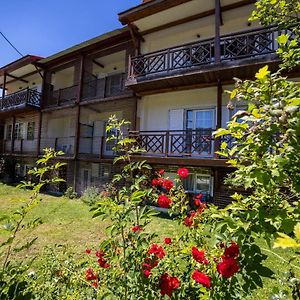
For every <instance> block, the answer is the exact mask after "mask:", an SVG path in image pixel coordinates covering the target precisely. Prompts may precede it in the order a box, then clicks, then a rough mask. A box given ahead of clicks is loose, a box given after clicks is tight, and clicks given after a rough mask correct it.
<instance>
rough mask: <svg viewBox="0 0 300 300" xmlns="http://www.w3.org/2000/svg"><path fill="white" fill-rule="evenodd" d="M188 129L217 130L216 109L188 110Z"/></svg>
mask: <svg viewBox="0 0 300 300" xmlns="http://www.w3.org/2000/svg"><path fill="white" fill-rule="evenodd" d="M186 128H187V129H213V128H215V111H214V109H202V110H188V111H187V115H186Z"/></svg>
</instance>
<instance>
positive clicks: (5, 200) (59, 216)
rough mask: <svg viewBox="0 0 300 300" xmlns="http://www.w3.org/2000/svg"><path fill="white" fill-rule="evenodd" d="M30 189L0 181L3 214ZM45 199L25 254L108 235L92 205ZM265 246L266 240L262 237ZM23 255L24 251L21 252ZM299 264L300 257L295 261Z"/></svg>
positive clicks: (92, 243)
mask: <svg viewBox="0 0 300 300" xmlns="http://www.w3.org/2000/svg"><path fill="white" fill-rule="evenodd" d="M30 195H31V192H30V191H21V190H18V189H17V188H14V187H10V186H6V185H3V184H0V217H1V215H3V214H5V213H6V212H9V211H13V210H14V209H15V208H17V207H19V206H20V205H22V201H25V200H28V198H29V197H30ZM42 198H43V201H42V202H41V203H40V204H39V205H38V206H37V207H36V208H34V210H33V211H32V212H31V214H30V215H29V216H28V217H29V218H31V217H33V216H39V217H41V218H42V220H43V224H41V225H40V226H38V227H36V228H35V229H34V230H33V231H30V232H25V233H24V234H23V236H22V239H23V240H24V239H28V240H29V239H30V238H31V237H35V236H37V237H38V239H37V241H36V243H35V244H34V245H33V247H32V248H30V250H29V251H28V252H27V253H26V256H32V255H34V254H38V253H40V251H41V250H42V249H43V248H44V247H45V246H54V245H68V246H69V247H71V249H72V252H74V253H75V252H77V253H83V252H84V249H86V247H92V248H95V247H97V245H98V244H99V242H100V241H101V240H102V239H103V238H104V237H105V230H104V228H105V225H106V224H105V223H104V222H103V221H101V220H99V219H93V218H92V213H91V212H90V211H89V207H88V206H87V205H86V204H84V203H82V202H81V201H80V200H69V199H66V198H65V197H53V196H49V195H42ZM149 226H150V227H149V229H148V230H151V231H154V232H156V233H157V234H158V235H159V236H161V237H164V236H173V235H174V232H176V230H177V225H176V222H174V221H172V220H170V219H167V218H160V217H155V218H154V220H153V222H152V223H151V224H150V225H149ZM5 237H6V234H5V232H4V231H1V230H0V243H1V241H3V240H4V239H5ZM260 244H261V246H262V247H264V248H267V246H265V245H264V244H265V243H264V241H260ZM275 253H277V254H281V256H283V257H285V258H286V259H287V260H288V259H289V257H290V256H291V253H290V254H288V255H287V254H286V251H283V250H276V252H275ZM266 254H268V259H267V260H266V266H268V267H269V268H271V269H272V270H273V271H275V272H278V271H281V272H284V271H287V269H288V266H287V263H286V262H284V261H281V260H280V259H279V258H278V257H277V256H276V255H273V254H271V253H267V252H266ZM22 255H23V254H22ZM297 263H298V265H299V261H296V262H294V264H297ZM274 284H276V282H274V281H272V280H268V279H266V280H264V288H263V289H259V290H257V291H255V293H254V294H253V295H250V296H249V297H248V298H247V299H248V300H267V299H269V296H270V291H271V290H272V288H273V286H274Z"/></svg>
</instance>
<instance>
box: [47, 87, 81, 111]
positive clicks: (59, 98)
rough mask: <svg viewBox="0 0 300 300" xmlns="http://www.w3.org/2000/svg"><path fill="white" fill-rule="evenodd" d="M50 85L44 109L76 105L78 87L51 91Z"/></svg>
mask: <svg viewBox="0 0 300 300" xmlns="http://www.w3.org/2000/svg"><path fill="white" fill-rule="evenodd" d="M49 86H51V85H48V92H47V96H46V97H45V98H46V99H45V100H46V101H45V104H44V107H51V106H61V105H67V104H72V103H75V101H76V99H77V97H78V85H77V84H76V85H73V86H70V87H66V88H62V89H58V90H55V91H51V90H50V88H49Z"/></svg>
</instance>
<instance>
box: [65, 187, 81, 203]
mask: <svg viewBox="0 0 300 300" xmlns="http://www.w3.org/2000/svg"><path fill="white" fill-rule="evenodd" d="M64 195H65V197H67V198H68V199H70V200H72V199H76V198H77V197H78V194H77V193H76V192H75V191H74V189H73V187H71V186H70V187H68V188H67V190H66V191H65V194H64Z"/></svg>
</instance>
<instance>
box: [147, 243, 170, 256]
mask: <svg viewBox="0 0 300 300" xmlns="http://www.w3.org/2000/svg"><path fill="white" fill-rule="evenodd" d="M148 254H154V255H155V256H157V257H158V258H160V259H163V258H164V257H165V255H166V254H165V251H164V248H163V247H161V246H158V245H157V244H153V245H152V246H151V248H150V249H149V250H148Z"/></svg>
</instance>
